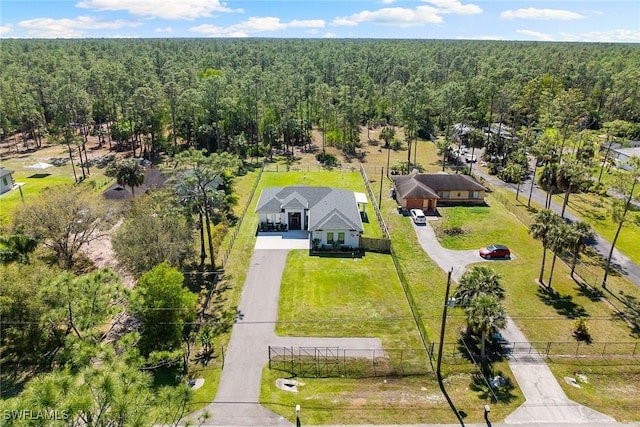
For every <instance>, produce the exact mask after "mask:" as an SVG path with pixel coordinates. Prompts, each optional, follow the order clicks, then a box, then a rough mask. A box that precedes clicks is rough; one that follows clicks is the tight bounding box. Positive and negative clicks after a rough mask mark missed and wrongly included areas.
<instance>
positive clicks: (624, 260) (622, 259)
mask: <svg viewBox="0 0 640 427" xmlns="http://www.w3.org/2000/svg"><path fill="white" fill-rule="evenodd" d="M473 173H474V174H475V175H478V176H480V177H482V178H483V179H484V180H485V181H487V182H489V183H491V184H492V185H495V186H498V187H502V188H506V189H508V190H510V191H513V192H514V193H515V192H516V191H517V189H518V188H517V187H516V186H515V185H513V184H508V183H506V182H504V181H502V180H501V179H499V178H497V177H495V176H492V175H489V174H486V173H484V172H481V171H479V170H477V169H473ZM531 179H532V177H529V178H528V179H527V180H525V181H524V182H523V183H522V184H521V185H520V197H523V198H526V199H527V200H528V199H529V193H531V200H533V201H535V202H536V203H538V204H539V205H540V206H544V204H545V200H546V198H547V193H546V192H545V191H544V190H542V189H541V188H539V187H538V186H537V185H536V184H535V183H534V184H533V191H532V188H531ZM569 203H571V198H569ZM551 210H552V211H553V212H556V213H557V214H560V212H562V206H561V205H559V204H558V203H556V202H554V201H551ZM564 216H565V218H567V219H569V220H570V221H572V222H575V221H578V220H580V218H578V217H577V216H576V215H574V214H572V213H571V212H570V211H569V210H568V209H567V210H565V213H564ZM591 246H592V247H593V248H594V249H595V251H596V252H598V254H600V256H602V258H604V259H605V260H606V259H607V258H608V257H609V252H610V251H611V243H609V242H608V241H607V240H605V239H603V238H602V237H601V236H600V235H599V234H597V233H596V234H595V239H594V242H593V243H592V245H591ZM611 266H612V267H613V268H615V269H617V270H618V271H619V272H620V273H621V274H622V275H623V276H625V277H626V278H627V279H629V281H631V282H632V283H634V284H635V285H636V286H638V287H640V266H638V265H637V264H636V263H634V262H633V261H632V260H631V259H630V258H629V257H627V256H626V255H624V254H623V253H622V252H620V251H619V250H618V249H616V248H614V249H613V254H612V256H611Z"/></svg>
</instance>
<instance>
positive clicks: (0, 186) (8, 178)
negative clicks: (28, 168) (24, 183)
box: [0, 167, 15, 194]
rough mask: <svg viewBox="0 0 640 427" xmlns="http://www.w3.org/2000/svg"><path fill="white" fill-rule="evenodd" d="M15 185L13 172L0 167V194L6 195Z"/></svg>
mask: <svg viewBox="0 0 640 427" xmlns="http://www.w3.org/2000/svg"><path fill="white" fill-rule="evenodd" d="M14 185H15V182H14V181H13V171H10V170H9V169H5V168H3V167H0V194H4V193H6V192H7V191H9V190H11V189H12V188H13V186H14Z"/></svg>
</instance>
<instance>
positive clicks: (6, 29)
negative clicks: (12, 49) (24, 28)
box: [0, 25, 11, 36]
mask: <svg viewBox="0 0 640 427" xmlns="http://www.w3.org/2000/svg"><path fill="white" fill-rule="evenodd" d="M10 32H11V25H0V36H4V35H5V34H7V33H10Z"/></svg>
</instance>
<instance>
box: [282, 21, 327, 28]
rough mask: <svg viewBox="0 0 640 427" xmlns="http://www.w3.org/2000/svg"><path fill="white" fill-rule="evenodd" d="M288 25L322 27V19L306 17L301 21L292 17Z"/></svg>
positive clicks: (294, 26)
mask: <svg viewBox="0 0 640 427" xmlns="http://www.w3.org/2000/svg"><path fill="white" fill-rule="evenodd" d="M288 26H289V27H292V28H324V21H323V20H322V19H307V20H302V21H298V20H297V19H294V20H293V21H291V22H290V23H289V25H288Z"/></svg>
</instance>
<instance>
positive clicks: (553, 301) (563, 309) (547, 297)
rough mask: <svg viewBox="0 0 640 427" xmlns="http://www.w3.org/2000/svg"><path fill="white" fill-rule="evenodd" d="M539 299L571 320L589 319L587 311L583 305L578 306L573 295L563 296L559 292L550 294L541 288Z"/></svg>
mask: <svg viewBox="0 0 640 427" xmlns="http://www.w3.org/2000/svg"><path fill="white" fill-rule="evenodd" d="M538 298H540V299H541V300H542V302H544V303H545V304H546V305H550V306H551V307H553V308H554V309H555V310H556V311H557V312H558V314H560V315H562V316H565V317H567V318H569V319H576V318H578V317H589V313H587V310H585V308H584V307H583V306H582V305H580V304H576V303H575V302H574V301H573V297H572V296H571V295H562V294H560V293H558V292H548V291H547V290H545V289H542V288H539V289H538Z"/></svg>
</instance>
